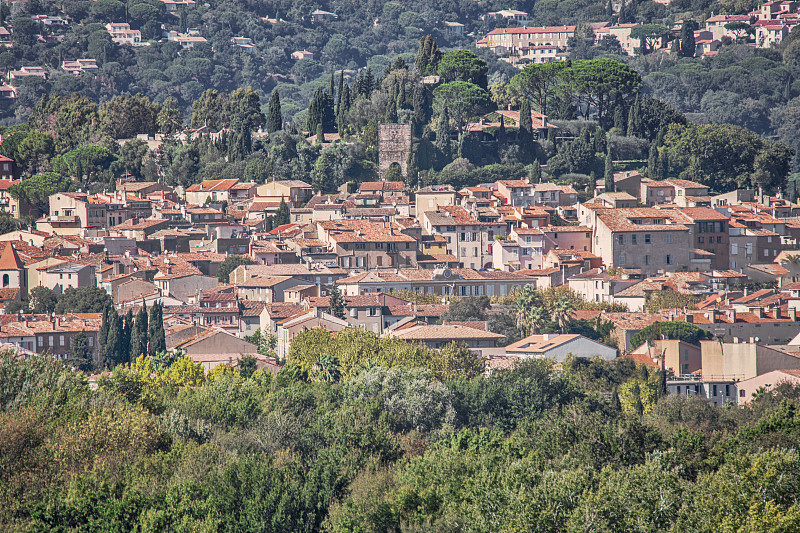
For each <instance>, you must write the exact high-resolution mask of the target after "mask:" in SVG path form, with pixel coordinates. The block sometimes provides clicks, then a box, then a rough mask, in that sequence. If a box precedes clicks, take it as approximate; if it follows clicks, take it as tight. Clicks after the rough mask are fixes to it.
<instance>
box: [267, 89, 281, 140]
mask: <svg viewBox="0 0 800 533" xmlns="http://www.w3.org/2000/svg"><path fill="white" fill-rule="evenodd" d="M281 129H283V117H282V116H281V97H280V95H279V94H278V90H277V89H275V90H274V91H272V96H270V98H269V105H268V107H267V133H275V132H276V131H278V130H281Z"/></svg>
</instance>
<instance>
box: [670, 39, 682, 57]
mask: <svg viewBox="0 0 800 533" xmlns="http://www.w3.org/2000/svg"><path fill="white" fill-rule="evenodd" d="M669 53H670V55H672V56H675V57H678V56H680V55H681V40H680V39H672V44H671V45H670V47H669Z"/></svg>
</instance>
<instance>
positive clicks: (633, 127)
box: [627, 96, 640, 137]
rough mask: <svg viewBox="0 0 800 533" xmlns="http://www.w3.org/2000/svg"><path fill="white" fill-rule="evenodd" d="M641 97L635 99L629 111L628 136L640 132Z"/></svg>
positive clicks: (633, 135)
mask: <svg viewBox="0 0 800 533" xmlns="http://www.w3.org/2000/svg"><path fill="white" fill-rule="evenodd" d="M639 105H640V104H639V97H638V96H637V97H636V100H634V101H633V105H632V106H631V109H630V111H628V133H627V135H628V137H635V136H636V135H638V134H639Z"/></svg>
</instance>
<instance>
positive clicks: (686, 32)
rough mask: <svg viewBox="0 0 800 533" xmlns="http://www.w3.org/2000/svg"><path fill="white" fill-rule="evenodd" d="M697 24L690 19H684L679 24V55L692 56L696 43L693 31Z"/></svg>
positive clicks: (695, 29)
mask: <svg viewBox="0 0 800 533" xmlns="http://www.w3.org/2000/svg"><path fill="white" fill-rule="evenodd" d="M697 29H698V25H697V22H695V21H694V20H692V19H686V20H684V21H683V24H681V56H682V57H694V54H695V52H696V50H697V45H696V43H695V42H694V32H695V31H697Z"/></svg>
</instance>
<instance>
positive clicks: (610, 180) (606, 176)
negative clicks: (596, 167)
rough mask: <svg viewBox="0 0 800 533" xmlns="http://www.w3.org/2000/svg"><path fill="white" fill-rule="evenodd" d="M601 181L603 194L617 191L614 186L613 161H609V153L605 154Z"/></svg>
mask: <svg viewBox="0 0 800 533" xmlns="http://www.w3.org/2000/svg"><path fill="white" fill-rule="evenodd" d="M603 181H604V182H605V192H615V191H616V190H617V188H616V185H615V184H614V161H613V160H612V159H611V151H608V152H607V153H606V161H605V170H604V171H603Z"/></svg>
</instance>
